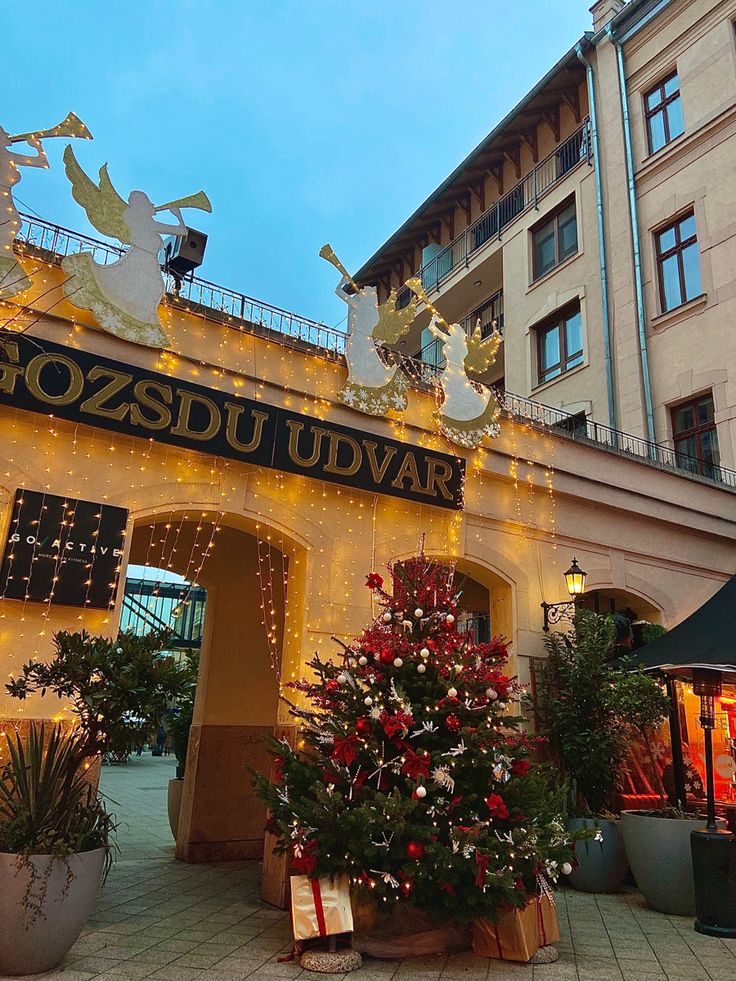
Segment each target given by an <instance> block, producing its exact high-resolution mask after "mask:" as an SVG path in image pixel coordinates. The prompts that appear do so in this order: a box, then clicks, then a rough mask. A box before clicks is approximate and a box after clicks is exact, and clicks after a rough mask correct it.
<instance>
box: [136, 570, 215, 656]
mask: <svg viewBox="0 0 736 981" xmlns="http://www.w3.org/2000/svg"><path fill="white" fill-rule="evenodd" d="M206 601H207V591H206V590H205V589H204V588H203V587H202V586H194V585H192V584H191V583H188V582H187V583H173V582H156V581H154V580H151V579H138V578H133V577H131V578H128V579H126V581H125V589H124V594H123V604H122V609H121V614H120V629H121V630H130V631H132V632H133V633H134V634H138V635H143V634H147V633H149V632H150V631H152V630H170V631H171V632H172V636H171V639H170V641H169V643H168V648H171V649H172V650H175V649H177V648H185V649H193V650H199V648H200V647H201V646H202V632H203V629H204V610H205V604H206Z"/></svg>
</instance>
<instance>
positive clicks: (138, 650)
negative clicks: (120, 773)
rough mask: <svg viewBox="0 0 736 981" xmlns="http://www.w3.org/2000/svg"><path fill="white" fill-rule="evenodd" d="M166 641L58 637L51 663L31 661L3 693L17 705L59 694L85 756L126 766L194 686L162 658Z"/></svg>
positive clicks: (161, 637)
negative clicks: (73, 717)
mask: <svg viewBox="0 0 736 981" xmlns="http://www.w3.org/2000/svg"><path fill="white" fill-rule="evenodd" d="M168 636H169V635H168V633H167V632H165V631H157V632H153V633H149V634H146V635H145V636H143V637H140V636H137V635H135V634H133V633H129V632H126V633H121V634H119V635H118V637H117V640H112V639H110V638H109V637H91V636H90V635H89V634H88V633H87V632H86V631H82V632H80V633H69V632H67V631H60V632H59V633H57V634H54V638H53V642H54V653H53V656H52V658H51V659H50V660H49V661H48V662H44V661H34V660H31V661H28V663H27V664H24V665H23V668H22V671H21V674H20V676H19V677H18V678H14V679H13V680H12V681H11V682H10V683H9V684H6V686H5V688H6V689H7V691H8V692H9V694H10V695H12V696H13V697H14V698H19V699H25V698H27V697H28V695H30V694H32V693H33V692H40V693H41V695H42V696H43V695H46V694H47V692H51V693H53V694H55V695H56V696H57V697H58V698H59V699H62V700H64V701H66V702H68V703H70V704H71V707H72V709H73V711H74V713H75V715H76V716H77V718H78V720H79V723H80V729H81V731H82V733H83V736H84V744H85V752H86V753H87V755H89V756H95V755H97V754H99V753H103V754H109V755H110V756H111V757H112V758H113V759H117V760H125V759H127V756H128V753H129V752H130V750H131V749H132V748H133V747H134V746H135V745H141V744H142V743H144V742H147V741H149V740H151V739H153V738H155V735H156V732H157V731H158V728H159V726H160V725H161V720H162V719H163V715H164V712H165V710H166V707H167V704H168V703H169V702H170V701H171V700H172V699H174V698H176V697H178V696H179V695H180V694H182V693H184V692H185V691H186V690H187V686H188V685H189V683H190V679H189V675H188V672H187V670H186V669H183V668H181V667H180V666H179V665H178V664H177V662H176V660H175V659H174V658H172V657H162V656H161V650H162V649H163V648H164V647H165V644H166V642H167V640H168Z"/></svg>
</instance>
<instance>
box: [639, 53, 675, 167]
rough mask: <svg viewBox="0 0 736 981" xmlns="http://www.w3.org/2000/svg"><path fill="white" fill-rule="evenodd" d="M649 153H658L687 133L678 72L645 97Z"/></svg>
mask: <svg viewBox="0 0 736 981" xmlns="http://www.w3.org/2000/svg"><path fill="white" fill-rule="evenodd" d="M644 106H645V109H644V114H645V116H646V120H647V137H648V139H649V152H650V153H656V152H657V150H661V149H662V147H663V146H666V145H667V144H668V143H669V142H670V141H671V140H674V138H675V137H676V136H679V135H680V133H683V132H684V131H685V121H684V120H683V118H682V102H681V100H680V79H679V78H678V76H677V72H674V74H672V75H670V76H669V78H665V80H664V81H663V82H660V83H659V85H657V86H656V88H653V89H652V90H651V91H650V92H647V94H646V95H645V96H644Z"/></svg>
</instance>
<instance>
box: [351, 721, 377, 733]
mask: <svg viewBox="0 0 736 981" xmlns="http://www.w3.org/2000/svg"><path fill="white" fill-rule="evenodd" d="M355 728H356V729H357V731H358V733H359V735H361V736H368V735H370V733H371V731H372V729H373V723H372V722H371V720H370V719H358V721H357V722H356V723H355Z"/></svg>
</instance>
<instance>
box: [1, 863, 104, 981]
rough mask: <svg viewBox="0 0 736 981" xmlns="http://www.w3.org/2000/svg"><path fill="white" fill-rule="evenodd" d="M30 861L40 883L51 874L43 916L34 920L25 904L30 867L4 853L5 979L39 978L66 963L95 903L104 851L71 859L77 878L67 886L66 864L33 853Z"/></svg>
mask: <svg viewBox="0 0 736 981" xmlns="http://www.w3.org/2000/svg"><path fill="white" fill-rule="evenodd" d="M30 861H31V862H32V863H33V867H34V869H35V872H36V876H37V879H36V881H37V882H41V881H42V880H43V879H44V877H45V876H46V875H48V886H47V890H46V901H45V903H44V906H43V915H41V916H38V917H36V919H35V920H32V919H31V917H30V916H29V914H28V912H27V910H26V909H25V907H24V905H23V896H24V895H25V893H26V890H27V888H28V884H29V880H30V878H31V873H30V871H29V869H28V868H26V867H25V866H20V867H19V866H18V856H17V855H10V854H7V853H2V854H0V924H2V927H1V928H0V975H4V976H7V975H12V976H14V977H17V976H18V975H24V974H40V973H41V972H42V971H50V970H51V969H52V968H54V967H58V965H59V964H61V962H62V961H63V960H64V957H65V955H66V954H67V952H68V950H69V949H70V947H71V946H72V944H74V942H75V941H76V939H77V938H78V937H79V934H80V933H81V932H82V927H83V926H84V924H85V923H86V922H87V920H88V919H89V916H90V914H91V912H92V909H93V907H94V905H95V900H96V898H97V892H98V890H99V888H100V884H101V882H102V873H103V870H104V867H105V850H104V849H103V848H96V849H95V850H94V851H91V852H82V853H81V854H79V855H72V856H71V858H70V859H69V860H68V864H69V868H70V869H71V871H72V874H73V879H72V881H71V883H69V884H68V885H67V881H66V880H67V865H66V863H65V862H63V861H60V860H59V859H54V858H52V857H51V856H50V855H34V856H33V857H32V858H31V859H30ZM49 866H51V870H50V874H49ZM35 891H36V890H35V888H34V892H35Z"/></svg>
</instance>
